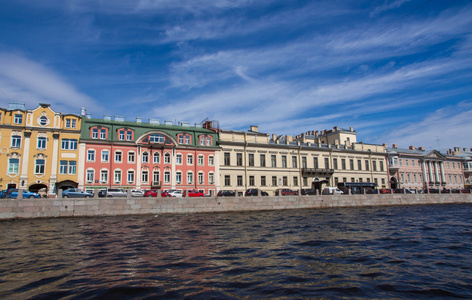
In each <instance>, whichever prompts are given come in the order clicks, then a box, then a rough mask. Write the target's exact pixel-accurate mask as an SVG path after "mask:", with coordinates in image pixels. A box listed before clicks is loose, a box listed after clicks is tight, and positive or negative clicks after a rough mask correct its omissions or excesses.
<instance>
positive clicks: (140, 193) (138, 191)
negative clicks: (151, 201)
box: [131, 190, 144, 197]
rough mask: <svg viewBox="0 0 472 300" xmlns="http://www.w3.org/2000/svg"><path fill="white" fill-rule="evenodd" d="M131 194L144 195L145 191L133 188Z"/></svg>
mask: <svg viewBox="0 0 472 300" xmlns="http://www.w3.org/2000/svg"><path fill="white" fill-rule="evenodd" d="M131 196H133V197H144V192H143V191H142V190H131Z"/></svg>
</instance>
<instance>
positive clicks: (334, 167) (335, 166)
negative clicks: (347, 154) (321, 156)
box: [333, 158, 338, 170]
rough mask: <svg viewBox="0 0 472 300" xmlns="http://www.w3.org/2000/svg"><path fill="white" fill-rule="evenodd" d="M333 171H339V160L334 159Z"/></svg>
mask: <svg viewBox="0 0 472 300" xmlns="http://www.w3.org/2000/svg"><path fill="white" fill-rule="evenodd" d="M333 169H335V170H337V169H338V159H337V158H333Z"/></svg>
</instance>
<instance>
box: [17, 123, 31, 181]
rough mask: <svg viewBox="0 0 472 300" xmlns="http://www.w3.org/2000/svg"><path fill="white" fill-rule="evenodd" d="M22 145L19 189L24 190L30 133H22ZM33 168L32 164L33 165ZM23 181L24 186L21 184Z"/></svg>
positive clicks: (26, 179) (26, 177) (26, 178)
mask: <svg viewBox="0 0 472 300" xmlns="http://www.w3.org/2000/svg"><path fill="white" fill-rule="evenodd" d="M23 136H24V143H23V158H22V161H21V174H20V187H22V188H24V187H25V186H27V185H28V165H29V150H30V137H31V132H25V133H24V135H23ZM33 168H34V164H33ZM23 181H24V183H25V184H24V185H23V184H22V182H23Z"/></svg>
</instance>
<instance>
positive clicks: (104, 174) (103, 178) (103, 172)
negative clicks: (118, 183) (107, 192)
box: [100, 170, 108, 183]
mask: <svg viewBox="0 0 472 300" xmlns="http://www.w3.org/2000/svg"><path fill="white" fill-rule="evenodd" d="M100 182H102V183H106V182H108V170H100Z"/></svg>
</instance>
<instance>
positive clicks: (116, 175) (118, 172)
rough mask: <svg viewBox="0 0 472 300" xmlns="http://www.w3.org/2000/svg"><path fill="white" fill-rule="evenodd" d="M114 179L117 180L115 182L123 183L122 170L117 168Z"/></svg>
mask: <svg viewBox="0 0 472 300" xmlns="http://www.w3.org/2000/svg"><path fill="white" fill-rule="evenodd" d="M114 181H115V183H121V171H120V170H115V176H114Z"/></svg>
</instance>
